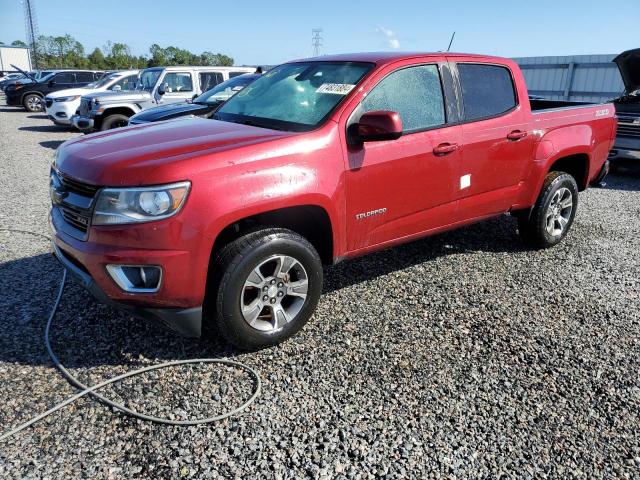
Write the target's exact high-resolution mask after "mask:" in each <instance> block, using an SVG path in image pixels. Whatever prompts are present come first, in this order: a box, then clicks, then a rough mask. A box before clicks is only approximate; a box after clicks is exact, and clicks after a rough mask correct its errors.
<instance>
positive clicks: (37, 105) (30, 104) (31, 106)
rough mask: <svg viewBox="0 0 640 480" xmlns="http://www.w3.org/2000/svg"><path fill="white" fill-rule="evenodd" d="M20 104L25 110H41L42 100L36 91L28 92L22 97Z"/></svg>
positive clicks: (42, 106)
mask: <svg viewBox="0 0 640 480" xmlns="http://www.w3.org/2000/svg"><path fill="white" fill-rule="evenodd" d="M22 106H23V107H24V108H25V110H26V111H27V112H32V113H35V112H43V111H44V101H43V99H42V97H41V96H40V95H38V94H36V93H29V94H28V95H25V96H24V98H23V99H22Z"/></svg>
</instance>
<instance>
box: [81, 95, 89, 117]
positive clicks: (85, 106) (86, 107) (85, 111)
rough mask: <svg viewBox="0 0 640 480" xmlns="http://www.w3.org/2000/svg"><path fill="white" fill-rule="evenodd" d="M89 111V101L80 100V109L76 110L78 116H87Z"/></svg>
mask: <svg viewBox="0 0 640 480" xmlns="http://www.w3.org/2000/svg"><path fill="white" fill-rule="evenodd" d="M90 111H91V100H88V99H86V98H83V99H82V100H80V108H78V113H79V114H80V115H84V116H86V115H89V112H90Z"/></svg>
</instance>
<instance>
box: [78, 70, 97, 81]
mask: <svg viewBox="0 0 640 480" xmlns="http://www.w3.org/2000/svg"><path fill="white" fill-rule="evenodd" d="M93 81H94V77H93V73H92V72H77V73H76V82H77V83H91V82H93Z"/></svg>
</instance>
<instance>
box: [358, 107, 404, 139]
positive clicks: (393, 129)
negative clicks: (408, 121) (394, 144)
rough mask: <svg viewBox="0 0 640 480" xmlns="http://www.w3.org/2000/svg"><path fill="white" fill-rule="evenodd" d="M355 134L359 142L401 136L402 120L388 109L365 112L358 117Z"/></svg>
mask: <svg viewBox="0 0 640 480" xmlns="http://www.w3.org/2000/svg"><path fill="white" fill-rule="evenodd" d="M357 135H358V139H359V140H360V141H361V142H376V141H382V140H396V139H398V138H400V137H401V136H402V120H401V119H400V115H398V114H397V113H396V112H390V111H388V110H375V111H372V112H367V113H364V114H362V116H361V117H360V121H359V122H358V129H357Z"/></svg>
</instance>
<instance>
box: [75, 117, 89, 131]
mask: <svg viewBox="0 0 640 480" xmlns="http://www.w3.org/2000/svg"><path fill="white" fill-rule="evenodd" d="M71 125H73V126H74V127H75V128H77V129H78V130H83V131H84V130H93V126H94V122H93V118H89V117H85V116H83V115H73V116H72V117H71Z"/></svg>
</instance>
